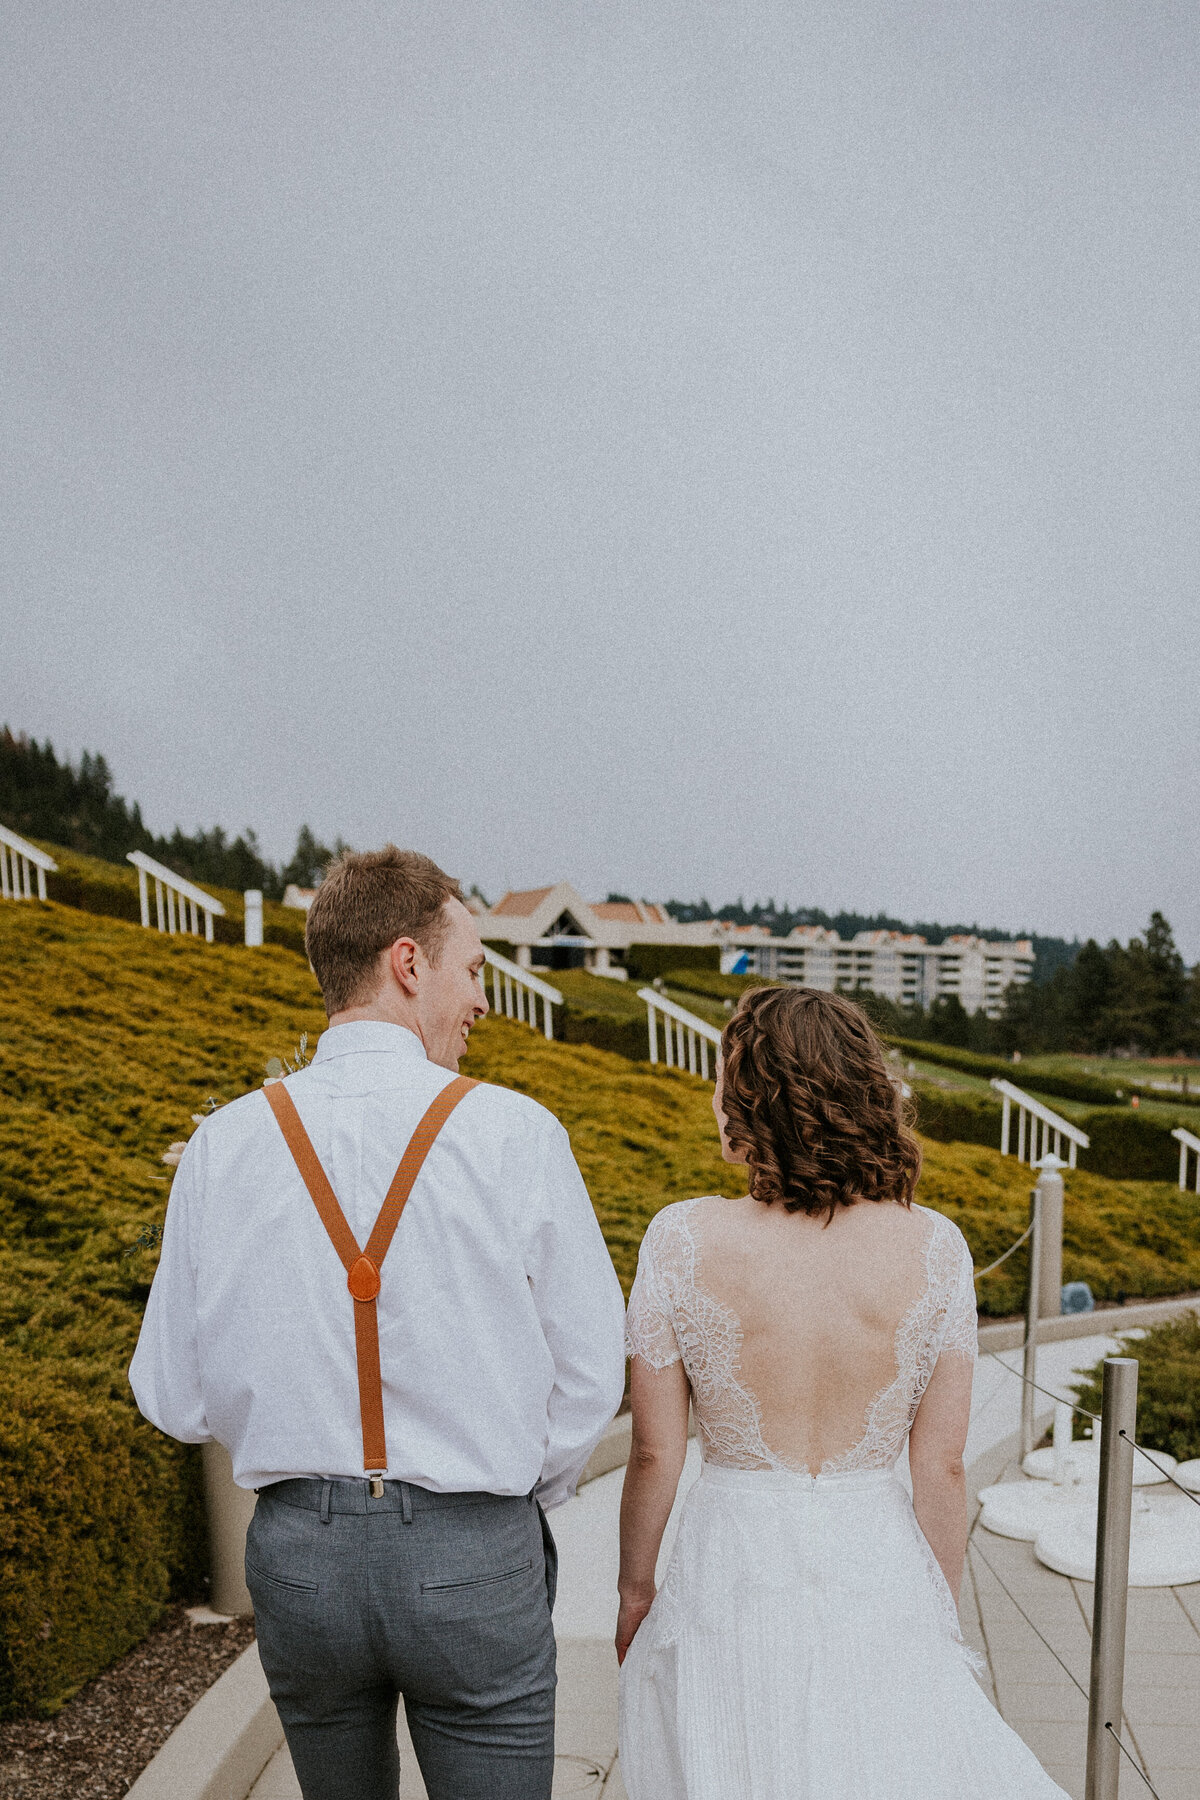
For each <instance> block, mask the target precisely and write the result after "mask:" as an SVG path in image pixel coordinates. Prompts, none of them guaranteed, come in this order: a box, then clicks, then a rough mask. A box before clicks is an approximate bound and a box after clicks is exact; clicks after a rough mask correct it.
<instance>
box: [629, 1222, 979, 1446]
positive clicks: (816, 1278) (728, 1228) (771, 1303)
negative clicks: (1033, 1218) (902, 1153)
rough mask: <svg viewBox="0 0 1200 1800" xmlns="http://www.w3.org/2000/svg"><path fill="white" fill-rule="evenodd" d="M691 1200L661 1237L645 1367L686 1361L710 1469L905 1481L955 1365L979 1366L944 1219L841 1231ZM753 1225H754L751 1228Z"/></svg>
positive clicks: (959, 1239)
mask: <svg viewBox="0 0 1200 1800" xmlns="http://www.w3.org/2000/svg"><path fill="white" fill-rule="evenodd" d="M756 1204H757V1203H756V1202H753V1201H733V1200H722V1199H715V1198H714V1199H700V1200H685V1201H682V1202H681V1203H679V1204H677V1205H674V1206H668V1207H666V1208H665V1209H664V1210H663V1211H662V1212H661V1213H659V1214H658V1216H657V1217H656V1218H655V1219H654V1221H653V1223H652V1224H651V1226H650V1229H649V1230H648V1231H647V1233H646V1237H645V1240H644V1242H643V1245H642V1253H641V1257H640V1259H639V1263H638V1276H637V1281H636V1282H635V1284H634V1289H633V1294H632V1296H631V1298H630V1303H629V1323H628V1343H629V1352H630V1355H631V1356H639V1357H641V1358H642V1359H643V1361H645V1362H646V1363H648V1364H649V1365H650V1367H652V1368H665V1367H667V1366H668V1365H669V1364H670V1363H672V1362H675V1361H678V1360H679V1359H680V1358H682V1360H683V1365H684V1368H685V1370H686V1372H687V1376H688V1380H689V1382H690V1384H691V1388H692V1396H693V1402H694V1405H695V1411H696V1423H697V1429H698V1431H699V1434H700V1439H701V1444H702V1446H703V1450H704V1457H705V1460H706V1462H711V1463H713V1464H717V1465H721V1466H724V1467H727V1468H738V1469H792V1470H795V1471H798V1472H806V1473H808V1474H813V1475H815V1474H818V1473H820V1474H835V1473H846V1472H849V1471H851V1470H855V1469H880V1468H889V1467H890V1466H891V1465H892V1464H893V1463H894V1462H895V1460H896V1458H897V1457H898V1456H899V1454H900V1452H901V1450H902V1448H903V1446H904V1441H905V1438H906V1437H907V1434H908V1430H909V1427H910V1426H911V1424H912V1421H913V1417H914V1415H915V1413H916V1410H917V1407H918V1405H919V1404H920V1400H921V1395H922V1394H923V1393H924V1391H925V1387H926V1385H927V1383H928V1381H929V1377H930V1375H931V1374H932V1373H933V1369H934V1365H935V1364H936V1362H937V1359H938V1357H939V1356H941V1355H962V1356H966V1357H968V1358H970V1357H973V1356H974V1354H975V1327H976V1315H975V1290H974V1276H973V1270H972V1264H971V1256H970V1252H969V1251H968V1249H967V1246H966V1243H965V1241H964V1239H963V1236H962V1234H961V1232H960V1231H959V1230H958V1228H957V1227H956V1226H955V1225H953V1224H952V1223H951V1222H950V1220H949V1219H947V1218H945V1217H944V1216H943V1215H942V1214H941V1213H935V1212H929V1211H927V1210H926V1209H925V1208H924V1207H914V1208H913V1209H912V1211H911V1212H910V1211H909V1210H908V1209H907V1208H903V1207H899V1206H895V1205H892V1204H890V1203H882V1204H879V1203H874V1202H868V1201H864V1202H863V1203H861V1204H860V1205H859V1206H856V1207H852V1208H849V1209H846V1210H844V1211H843V1212H841V1213H839V1214H838V1215H836V1216H835V1218H834V1220H833V1222H832V1223H831V1224H830V1225H829V1226H828V1227H825V1226H824V1225H823V1224H822V1223H821V1222H820V1221H819V1220H816V1219H810V1218H806V1217H797V1216H795V1215H792V1214H787V1213H783V1212H782V1210H781V1209H778V1210H777V1211H776V1213H775V1214H774V1215H773V1216H772V1217H771V1218H770V1219H765V1218H764V1217H763V1212H762V1209H759V1211H758V1214H757V1216H755V1215H754V1214H753V1213H751V1214H750V1215H749V1217H748V1216H747V1208H750V1207H754V1206H756ZM747 1227H750V1228H749V1229H748V1228H747Z"/></svg>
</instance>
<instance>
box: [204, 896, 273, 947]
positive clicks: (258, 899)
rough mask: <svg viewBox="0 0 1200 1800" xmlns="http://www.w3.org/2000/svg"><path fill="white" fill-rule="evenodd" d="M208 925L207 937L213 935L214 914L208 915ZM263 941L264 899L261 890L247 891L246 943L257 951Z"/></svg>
mask: <svg viewBox="0 0 1200 1800" xmlns="http://www.w3.org/2000/svg"><path fill="white" fill-rule="evenodd" d="M205 919H206V920H207V923H208V929H207V931H206V933H205V935H206V936H208V937H211V935H212V914H211V913H206V914H205ZM262 941H263V897H262V889H261V888H247V889H246V943H247V944H248V946H249V947H250V949H252V950H257V949H258V948H259V947H260V946H261V944H262Z"/></svg>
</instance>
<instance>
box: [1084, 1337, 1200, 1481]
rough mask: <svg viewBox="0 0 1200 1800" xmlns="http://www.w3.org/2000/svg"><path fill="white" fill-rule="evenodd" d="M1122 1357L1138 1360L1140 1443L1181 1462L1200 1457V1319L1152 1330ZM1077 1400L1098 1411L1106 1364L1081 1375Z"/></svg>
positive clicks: (1129, 1343) (1132, 1341) (1130, 1340)
mask: <svg viewBox="0 0 1200 1800" xmlns="http://www.w3.org/2000/svg"><path fill="white" fill-rule="evenodd" d="M1121 1354H1122V1356H1135V1357H1136V1358H1137V1361H1138V1365H1139V1366H1138V1408H1137V1438H1138V1442H1139V1443H1140V1444H1144V1445H1145V1446H1146V1448H1147V1450H1165V1451H1166V1452H1167V1454H1168V1455H1170V1456H1174V1457H1176V1458H1177V1459H1178V1460H1179V1461H1180V1462H1190V1460H1191V1459H1192V1458H1193V1457H1194V1456H1200V1318H1198V1317H1197V1316H1196V1314H1195V1313H1192V1314H1190V1315H1188V1316H1187V1317H1185V1318H1180V1319H1169V1320H1168V1321H1167V1322H1166V1323H1165V1324H1163V1325H1154V1326H1152V1327H1151V1328H1150V1330H1149V1331H1147V1332H1146V1333H1145V1335H1144V1336H1142V1337H1126V1338H1124V1339H1123V1340H1122V1349H1121ZM1080 1373H1081V1374H1082V1375H1083V1377H1084V1379H1083V1381H1082V1382H1081V1383H1080V1384H1079V1386H1078V1387H1076V1389H1075V1397H1076V1399H1077V1400H1078V1401H1079V1404H1080V1405H1081V1406H1085V1407H1086V1408H1087V1410H1088V1411H1089V1412H1093V1413H1098V1412H1099V1411H1100V1405H1101V1397H1102V1393H1103V1383H1104V1363H1103V1360H1101V1361H1100V1362H1098V1363H1096V1364H1095V1365H1094V1366H1093V1367H1092V1368H1090V1369H1085V1370H1081V1371H1080Z"/></svg>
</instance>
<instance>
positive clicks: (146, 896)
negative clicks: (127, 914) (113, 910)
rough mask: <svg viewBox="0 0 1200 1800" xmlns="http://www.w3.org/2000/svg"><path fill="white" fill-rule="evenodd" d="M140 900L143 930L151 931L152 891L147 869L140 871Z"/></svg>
mask: <svg viewBox="0 0 1200 1800" xmlns="http://www.w3.org/2000/svg"><path fill="white" fill-rule="evenodd" d="M138 899H139V900H140V901H141V905H142V930H143V931H149V929H150V889H149V886H148V885H147V882H146V871H145V869H139V870H138Z"/></svg>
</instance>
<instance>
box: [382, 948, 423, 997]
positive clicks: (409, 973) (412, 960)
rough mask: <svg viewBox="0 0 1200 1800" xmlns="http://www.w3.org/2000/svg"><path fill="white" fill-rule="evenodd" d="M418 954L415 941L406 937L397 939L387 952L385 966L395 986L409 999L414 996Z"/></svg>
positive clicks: (416, 981)
mask: <svg viewBox="0 0 1200 1800" xmlns="http://www.w3.org/2000/svg"><path fill="white" fill-rule="evenodd" d="M418 954H419V952H418V949H417V943H416V939H415V938H408V937H402V938H397V939H396V941H395V943H394V944H392V945H391V946H390V947H389V949H388V951H387V966H388V968H389V970H390V971H391V974H392V976H393V978H394V980H395V982H396V985H397V987H399V988H400V989H401V991H402V992H403V993H405V994H408V995H409V996H410V997H411V996H413V995H415V994H416V991H417V986H418V981H419V977H418V974H417V956H418Z"/></svg>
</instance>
